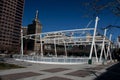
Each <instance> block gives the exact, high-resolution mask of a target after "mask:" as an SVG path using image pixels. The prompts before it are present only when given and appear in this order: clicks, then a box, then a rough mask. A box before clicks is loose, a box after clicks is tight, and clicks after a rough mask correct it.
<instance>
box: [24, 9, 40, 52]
mask: <svg viewBox="0 0 120 80" xmlns="http://www.w3.org/2000/svg"><path fill="white" fill-rule="evenodd" d="M26 32H27V35H30V34H36V33H41V32H42V24H41V22H40V21H39V19H38V11H36V16H35V19H34V20H33V23H32V24H29V25H28V27H24V28H23V35H26ZM32 38H33V40H32V39H24V41H23V43H24V44H23V45H24V51H25V53H26V51H32V52H38V51H40V41H37V40H36V39H40V36H34V37H32Z"/></svg>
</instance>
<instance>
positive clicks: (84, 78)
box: [0, 59, 112, 80]
mask: <svg viewBox="0 0 120 80" xmlns="http://www.w3.org/2000/svg"><path fill="white" fill-rule="evenodd" d="M7 62H8V63H12V64H17V65H21V66H25V67H26V68H19V69H10V70H1V71H0V77H1V80H8V79H9V80H93V79H94V78H96V77H97V76H99V75H100V74H101V73H103V72H105V71H106V70H105V68H107V67H109V66H111V65H112V64H108V65H100V66H99V65H95V64H93V65H88V64H79V65H78V64H77V65H55V64H35V63H28V62H22V61H15V60H13V59H10V60H9V59H8V60H7Z"/></svg>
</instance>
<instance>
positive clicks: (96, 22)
mask: <svg viewBox="0 0 120 80" xmlns="http://www.w3.org/2000/svg"><path fill="white" fill-rule="evenodd" d="M98 20H99V18H98V17H96V20H95V28H94V34H93V40H92V45H91V50H90V55H89V59H91V58H92V52H93V47H94V45H95V35H96V30H97V24H98Z"/></svg>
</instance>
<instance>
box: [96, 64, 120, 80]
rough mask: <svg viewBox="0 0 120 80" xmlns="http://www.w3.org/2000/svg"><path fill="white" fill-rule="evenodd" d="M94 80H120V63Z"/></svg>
mask: <svg viewBox="0 0 120 80" xmlns="http://www.w3.org/2000/svg"><path fill="white" fill-rule="evenodd" d="M94 80H120V62H119V63H117V64H114V65H113V66H111V67H109V68H107V69H106V72H104V73H102V74H101V75H100V76H98V77H97V78H95V79H94Z"/></svg>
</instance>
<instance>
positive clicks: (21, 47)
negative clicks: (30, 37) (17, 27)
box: [21, 29, 23, 56]
mask: <svg viewBox="0 0 120 80" xmlns="http://www.w3.org/2000/svg"><path fill="white" fill-rule="evenodd" d="M21 56H23V30H22V29H21Z"/></svg>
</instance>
